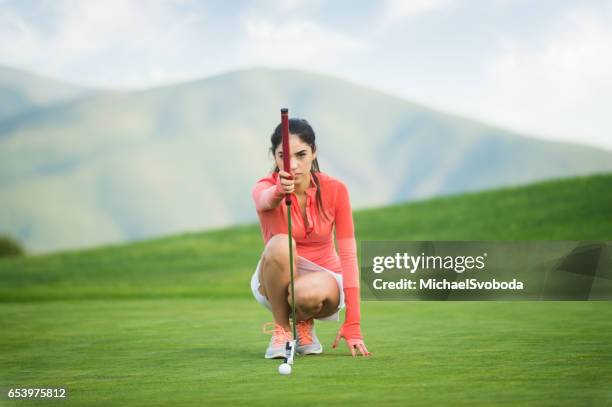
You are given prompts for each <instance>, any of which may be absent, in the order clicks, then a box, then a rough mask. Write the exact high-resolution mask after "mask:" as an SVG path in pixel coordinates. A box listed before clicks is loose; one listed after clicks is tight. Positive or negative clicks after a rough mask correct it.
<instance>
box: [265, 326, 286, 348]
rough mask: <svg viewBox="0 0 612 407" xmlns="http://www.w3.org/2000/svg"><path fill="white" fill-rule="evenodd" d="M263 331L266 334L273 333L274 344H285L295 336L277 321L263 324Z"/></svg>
mask: <svg viewBox="0 0 612 407" xmlns="http://www.w3.org/2000/svg"><path fill="white" fill-rule="evenodd" d="M262 331H263V333H265V334H268V335H272V338H273V342H272V343H273V344H274V346H283V345H285V342H287V341H290V340H291V339H292V338H293V336H292V335H291V332H288V331H285V328H283V327H282V326H281V325H279V324H277V323H275V322H266V323H265V324H263V328H262Z"/></svg>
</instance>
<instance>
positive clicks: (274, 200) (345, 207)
mask: <svg viewBox="0 0 612 407" xmlns="http://www.w3.org/2000/svg"><path fill="white" fill-rule="evenodd" d="M316 177H317V179H318V180H319V185H320V189H321V200H322V203H323V208H324V210H325V211H326V214H327V218H326V217H324V216H323V215H322V213H320V212H319V207H318V205H317V199H316V192H317V186H316V184H315V182H314V180H313V175H312V174H310V185H309V187H308V189H307V190H306V219H304V217H303V214H302V210H301V208H300V206H299V203H298V200H297V196H296V195H295V194H291V195H290V196H291V206H292V209H291V232H292V233H291V235H292V236H293V238H294V240H295V242H296V249H297V253H298V255H299V256H302V257H305V258H306V259H308V260H310V261H311V262H313V263H316V264H318V265H320V266H321V267H324V268H326V269H328V270H330V271H333V272H336V273H341V274H342V279H343V283H344V295H345V302H346V322H353V323H355V322H359V268H358V265H357V245H356V241H355V231H354V226H353V214H352V211H351V204H350V200H349V193H348V189H347V188H346V185H345V184H344V183H343V182H342V181H340V180H338V179H336V178H334V177H331V176H329V175H327V174H325V173H322V172H317V173H316ZM252 196H253V200H254V201H255V209H256V210H257V215H258V216H259V223H260V226H261V233H262V236H263V240H264V243H268V241H269V240H270V239H271V238H272V236H274V235H276V234H281V233H282V234H287V231H288V229H287V227H288V226H287V206H286V205H285V202H284V199H283V197H284V192H283V189H282V187H281V184H280V177H279V175H278V173H277V172H274V173H272V175H270V176H268V177H265V178H261V179H260V180H259V181H257V183H256V184H255V186H254V188H253V191H252ZM334 229H335V237H336V244H337V246H338V251H337V252H336V249H335V247H334V240H333V234H332V230H334Z"/></svg>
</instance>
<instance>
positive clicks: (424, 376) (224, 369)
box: [2, 299, 612, 406]
mask: <svg viewBox="0 0 612 407" xmlns="http://www.w3.org/2000/svg"><path fill="white" fill-rule="evenodd" d="M254 305H257V304H254V303H253V301H249V300H243V299H233V300H221V299H220V300H204V299H202V300H197V299H160V300H155V299H151V300H148V299H144V300H143V299H140V300H113V301H100V300H93V301H53V302H48V303H26V304H23V303H12V304H4V305H3V306H2V315H3V317H2V325H3V326H2V332H3V334H2V366H3V367H2V372H3V373H2V387H3V388H5V387H6V386H10V385H19V386H33V387H37V386H50V387H67V388H68V389H69V392H70V399H71V401H73V402H74V403H75V405H96V404H97V405H142V406H146V405H170V404H174V403H183V404H191V405H236V404H249V405H261V406H264V405H270V404H273V405H274V404H276V403H279V402H281V401H282V398H284V397H289V396H290V397H291V398H292V400H291V405H313V404H319V403H323V404H324V405H330V404H331V405H340V404H350V405H355V406H356V405H360V406H362V405H363V406H366V405H367V406H370V405H392V404H404V403H409V404H410V405H424V406H425V405H432V404H434V405H448V404H451V405H495V404H504V405H517V406H524V405H572V406H576V405H585V406H594V405H604V404H605V403H604V401H606V400H607V401H608V402H610V400H612V399H611V398H610V397H612V394H611V393H610V391H611V389H610V383H611V382H612V370H611V369H610V367H611V366H612V341H610V332H612V307H611V306H610V304H609V303H605V302H591V303H570V302H567V303H563V302H546V303H545V302H540V303H536V302H531V303H529V302H520V303H519V302H510V303H485V302H463V303H450V302H449V303H443V302H402V303H395V302H387V303H383V302H378V303H372V302H370V303H367V304H364V310H363V311H364V312H363V313H364V321H363V325H364V326H363V328H364V332H365V334H366V335H367V341H368V345H369V347H370V350H371V351H372V352H373V353H374V356H373V357H371V358H369V359H365V358H356V359H353V358H352V357H351V356H350V353H349V352H348V349H346V348H345V347H343V348H340V349H335V350H332V349H330V346H328V345H329V344H330V343H331V341H332V340H333V336H334V333H335V329H336V328H335V326H336V325H335V324H333V323H320V324H318V325H317V327H318V332H319V336H320V338H321V340H322V341H323V344H324V346H325V345H327V347H326V349H325V353H324V354H323V355H320V356H308V357H301V358H299V359H298V360H297V361H296V364H295V367H294V369H293V373H292V374H291V376H288V377H286V376H280V375H279V374H278V373H277V370H276V369H277V368H278V365H279V363H280V362H279V361H270V360H264V359H263V352H264V350H265V347H266V344H267V338H268V337H267V336H266V335H263V334H261V333H260V329H261V327H260V326H261V324H262V323H263V322H265V321H267V320H269V317H268V315H267V313H266V312H265V311H264V310H263V308H261V309H260V308H258V307H255V306H254ZM289 385H290V387H287V386H289ZM9 405H10V404H9ZM16 405H17V404H16ZM20 405H21V403H20Z"/></svg>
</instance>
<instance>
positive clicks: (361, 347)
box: [359, 343, 371, 356]
mask: <svg viewBox="0 0 612 407" xmlns="http://www.w3.org/2000/svg"><path fill="white" fill-rule="evenodd" d="M359 351H360V352H361V354H362V355H363V356H370V355H371V353H370V352H368V349H367V348H366V347H365V344H364V343H360V344H359Z"/></svg>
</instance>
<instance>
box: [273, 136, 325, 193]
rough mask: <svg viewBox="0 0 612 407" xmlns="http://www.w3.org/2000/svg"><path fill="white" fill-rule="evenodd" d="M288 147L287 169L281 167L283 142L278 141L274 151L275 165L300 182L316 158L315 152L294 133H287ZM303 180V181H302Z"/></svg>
mask: <svg viewBox="0 0 612 407" xmlns="http://www.w3.org/2000/svg"><path fill="white" fill-rule="evenodd" d="M289 149H290V150H291V168H290V171H287V170H285V169H284V168H283V144H282V143H280V144H279V145H278V147H276V151H275V152H274V158H275V160H276V165H277V166H278V168H280V169H281V170H283V171H287V172H289V173H291V175H293V177H294V179H295V181H296V182H297V183H300V182H301V181H302V180H304V179H305V178H304V177H308V175H309V173H310V169H311V168H312V162H313V161H314V159H315V158H317V153H316V152H314V153H313V152H312V148H311V147H310V146H309V145H308V144H306V143H304V142H303V141H302V140H300V138H299V137H298V136H296V135H295V134H290V135H289ZM304 182H305V181H304Z"/></svg>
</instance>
